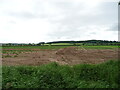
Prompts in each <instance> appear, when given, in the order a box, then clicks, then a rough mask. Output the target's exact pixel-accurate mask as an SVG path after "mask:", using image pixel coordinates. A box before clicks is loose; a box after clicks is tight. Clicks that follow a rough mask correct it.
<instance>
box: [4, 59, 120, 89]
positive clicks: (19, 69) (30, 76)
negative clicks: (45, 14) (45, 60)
mask: <svg viewBox="0 0 120 90" xmlns="http://www.w3.org/2000/svg"><path fill="white" fill-rule="evenodd" d="M118 64H120V61H115V60H114V61H112V60H111V61H108V62H105V63H102V64H96V65H91V64H78V65H74V66H68V65H59V64H57V63H55V62H53V63H50V64H45V65H41V66H3V68H2V75H3V78H2V80H3V83H2V85H3V86H2V87H3V88H6V89H8V88H118V86H119V84H120V78H119V74H120V68H118Z"/></svg>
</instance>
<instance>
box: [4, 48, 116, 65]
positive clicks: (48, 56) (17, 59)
mask: <svg viewBox="0 0 120 90" xmlns="http://www.w3.org/2000/svg"><path fill="white" fill-rule="evenodd" d="M41 47H43V46H41ZM41 47H40V46H39V47H37V48H36V47H35V46H32V48H29V47H26V46H25V47H24V48H18V47H14V48H10V47H5V48H4V47H3V51H2V52H3V53H2V64H3V65H36V66H39V65H42V64H48V63H50V62H57V63H59V64H67V65H75V64H98V63H102V62H104V61H107V60H118V48H117V47H111V48H110V47H109V46H108V47H96V46H94V47H93V46H91V47H90V46H89V47H80V46H74V47H73V46H69V47H59V46H54V47H53V46H44V47H43V48H41Z"/></svg>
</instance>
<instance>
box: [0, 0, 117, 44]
mask: <svg viewBox="0 0 120 90" xmlns="http://www.w3.org/2000/svg"><path fill="white" fill-rule="evenodd" d="M104 1H106V2H103V1H102V0H0V32H1V35H0V43H38V42H42V41H44V42H49V41H60V40H90V39H99V40H116V41H117V40H118V1H119V0H104ZM113 1H114V2H113Z"/></svg>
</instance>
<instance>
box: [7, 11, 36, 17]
mask: <svg viewBox="0 0 120 90" xmlns="http://www.w3.org/2000/svg"><path fill="white" fill-rule="evenodd" d="M8 14H9V15H10V16H13V17H18V18H36V15H34V14H32V13H30V12H9V13H8Z"/></svg>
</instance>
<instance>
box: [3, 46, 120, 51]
mask: <svg viewBox="0 0 120 90" xmlns="http://www.w3.org/2000/svg"><path fill="white" fill-rule="evenodd" d="M65 47H70V46H59V45H58V46H4V47H3V50H4V49H60V48H65ZM76 47H84V48H87V49H114V48H120V47H119V46H76Z"/></svg>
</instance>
